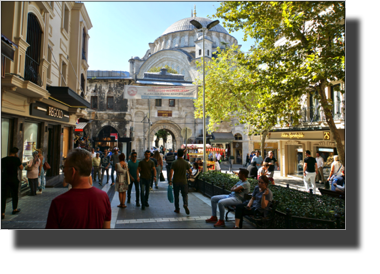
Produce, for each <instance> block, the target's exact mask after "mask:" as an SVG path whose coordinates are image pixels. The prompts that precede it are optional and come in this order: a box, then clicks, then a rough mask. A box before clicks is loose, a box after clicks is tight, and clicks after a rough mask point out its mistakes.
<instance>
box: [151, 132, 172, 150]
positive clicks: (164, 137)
mask: <svg viewBox="0 0 380 274" xmlns="http://www.w3.org/2000/svg"><path fill="white" fill-rule="evenodd" d="M155 135H156V137H157V138H156V147H158V142H159V140H160V138H162V140H163V141H164V147H165V145H166V141H167V137H168V135H170V133H169V132H167V131H166V130H164V129H160V130H159V131H157V132H156V134H155Z"/></svg>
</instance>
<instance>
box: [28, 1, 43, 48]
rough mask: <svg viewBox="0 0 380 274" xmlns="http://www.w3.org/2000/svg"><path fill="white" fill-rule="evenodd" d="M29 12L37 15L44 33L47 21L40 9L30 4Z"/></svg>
mask: <svg viewBox="0 0 380 274" xmlns="http://www.w3.org/2000/svg"><path fill="white" fill-rule="evenodd" d="M29 12H30V13H33V14H34V15H35V16H36V17H37V20H38V23H40V27H41V31H42V33H44V31H45V22H44V18H43V17H42V14H41V12H40V10H39V9H38V8H37V7H36V6H34V5H29V6H28V13H29ZM41 45H43V44H41Z"/></svg>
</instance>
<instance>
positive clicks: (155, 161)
mask: <svg viewBox="0 0 380 274" xmlns="http://www.w3.org/2000/svg"><path fill="white" fill-rule="evenodd" d="M153 153H154V152H153ZM153 153H152V152H151V154H150V159H151V160H152V161H153V163H154V168H156V167H157V160H156V159H154V158H153ZM152 171H153V170H152ZM153 181H154V182H155V180H154V179H153V172H152V179H151V180H150V190H152V189H153Z"/></svg>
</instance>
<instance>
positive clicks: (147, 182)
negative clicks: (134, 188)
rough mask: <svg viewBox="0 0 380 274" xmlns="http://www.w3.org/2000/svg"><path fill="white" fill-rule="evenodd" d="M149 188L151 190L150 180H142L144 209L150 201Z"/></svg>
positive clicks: (141, 188)
mask: <svg viewBox="0 0 380 274" xmlns="http://www.w3.org/2000/svg"><path fill="white" fill-rule="evenodd" d="M149 188H150V180H149V179H143V178H140V191H141V193H140V195H141V203H142V206H143V207H144V206H145V204H146V203H147V202H148V199H149Z"/></svg>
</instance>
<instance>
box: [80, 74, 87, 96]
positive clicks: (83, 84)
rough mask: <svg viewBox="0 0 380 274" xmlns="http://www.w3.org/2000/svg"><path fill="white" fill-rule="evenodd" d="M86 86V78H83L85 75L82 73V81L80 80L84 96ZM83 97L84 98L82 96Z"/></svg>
mask: <svg viewBox="0 0 380 274" xmlns="http://www.w3.org/2000/svg"><path fill="white" fill-rule="evenodd" d="M85 84H86V80H85V79H84V76H83V73H82V74H81V79H80V87H81V89H82V94H84V91H85V88H86V86H85ZM81 96H82V95H81ZM82 97H84V96H82Z"/></svg>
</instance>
